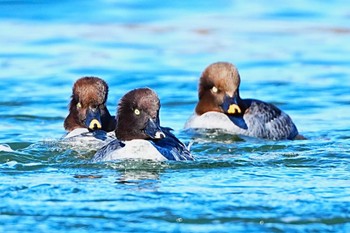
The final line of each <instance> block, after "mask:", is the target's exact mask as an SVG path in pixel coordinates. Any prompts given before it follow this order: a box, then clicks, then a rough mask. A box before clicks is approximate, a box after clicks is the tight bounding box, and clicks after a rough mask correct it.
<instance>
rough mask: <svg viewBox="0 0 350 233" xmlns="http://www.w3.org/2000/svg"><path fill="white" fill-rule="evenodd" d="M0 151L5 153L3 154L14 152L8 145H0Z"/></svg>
mask: <svg viewBox="0 0 350 233" xmlns="http://www.w3.org/2000/svg"><path fill="white" fill-rule="evenodd" d="M0 151H5V152H14V150H12V149H11V147H10V146H9V145H6V144H4V145H1V144H0Z"/></svg>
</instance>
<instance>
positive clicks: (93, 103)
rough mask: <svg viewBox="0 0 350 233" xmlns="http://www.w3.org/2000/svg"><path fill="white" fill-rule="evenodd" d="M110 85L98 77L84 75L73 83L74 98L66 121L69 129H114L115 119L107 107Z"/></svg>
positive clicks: (65, 124) (65, 125)
mask: <svg viewBox="0 0 350 233" xmlns="http://www.w3.org/2000/svg"><path fill="white" fill-rule="evenodd" d="M107 96H108V85H107V83H106V82H105V81H104V80H102V79H100V78H97V77H83V78H80V79H78V80H77V81H76V82H75V83H74V85H73V93H72V98H71V101H70V104H69V115H68V116H67V118H66V119H65V121H64V127H65V129H66V130H68V131H72V130H74V129H75V128H88V129H89V130H97V129H102V130H104V131H107V132H108V131H113V130H114V129H115V119H114V118H113V117H112V116H111V115H110V113H109V111H108V109H107V107H106V102H107Z"/></svg>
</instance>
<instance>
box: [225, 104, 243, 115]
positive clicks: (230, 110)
mask: <svg viewBox="0 0 350 233" xmlns="http://www.w3.org/2000/svg"><path fill="white" fill-rule="evenodd" d="M236 111H237V113H241V109H240V108H239V107H238V105H237V104H231V105H230V107H229V108H228V110H227V113H229V114H235V113H236Z"/></svg>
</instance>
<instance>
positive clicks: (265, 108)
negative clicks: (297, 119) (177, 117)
mask: <svg viewBox="0 0 350 233" xmlns="http://www.w3.org/2000/svg"><path fill="white" fill-rule="evenodd" d="M243 101H244V102H245V104H246V106H247V107H248V108H247V109H246V110H245V112H244V114H242V115H237V116H234V115H230V114H225V113H222V112H215V111H209V112H206V113H204V114H202V115H198V114H197V113H194V114H193V115H192V116H191V117H190V118H189V119H188V121H187V122H186V124H185V129H189V128H198V129H220V130H223V131H225V132H227V133H231V134H238V135H246V136H250V137H257V138H265V139H272V140H280V139H295V138H296V137H297V135H298V130H297V128H296V126H295V125H294V123H293V121H292V119H291V118H290V117H289V116H288V115H287V114H286V113H284V112H283V111H281V110H280V109H278V108H277V107H276V106H274V105H272V104H269V103H265V102H263V101H260V100H255V99H246V100H243Z"/></svg>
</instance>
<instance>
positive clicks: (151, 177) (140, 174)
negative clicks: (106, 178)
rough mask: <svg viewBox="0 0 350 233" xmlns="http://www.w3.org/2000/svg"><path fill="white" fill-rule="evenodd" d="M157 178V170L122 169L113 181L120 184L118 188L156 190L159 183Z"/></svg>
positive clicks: (158, 176) (158, 174)
mask: <svg viewBox="0 0 350 233" xmlns="http://www.w3.org/2000/svg"><path fill="white" fill-rule="evenodd" d="M159 178H160V171H159V170H124V171H122V172H121V173H120V177H118V178H117V180H116V181H115V183H117V184H120V185H118V188H124V189H136V190H140V191H157V190H158V188H159V183H160V180H159Z"/></svg>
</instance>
